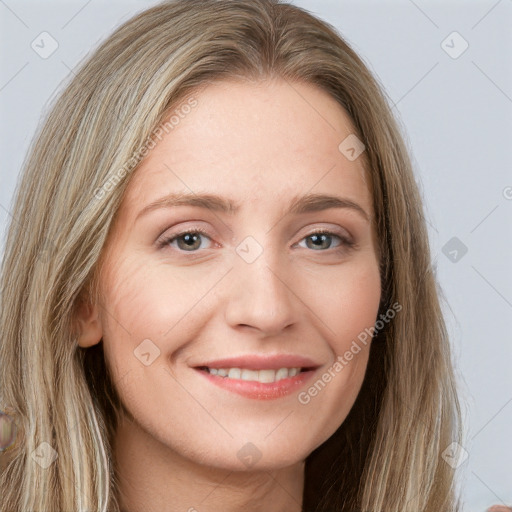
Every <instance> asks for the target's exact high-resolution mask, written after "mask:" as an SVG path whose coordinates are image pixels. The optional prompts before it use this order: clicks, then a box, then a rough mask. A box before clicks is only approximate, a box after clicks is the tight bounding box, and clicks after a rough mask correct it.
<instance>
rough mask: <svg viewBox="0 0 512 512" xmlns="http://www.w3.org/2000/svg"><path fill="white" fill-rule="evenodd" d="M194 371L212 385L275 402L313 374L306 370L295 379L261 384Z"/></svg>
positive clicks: (247, 396) (249, 396) (248, 396)
mask: <svg viewBox="0 0 512 512" xmlns="http://www.w3.org/2000/svg"><path fill="white" fill-rule="evenodd" d="M194 369H195V370H196V371H197V372H199V373H200V374H201V375H202V376H203V377H205V378H206V379H208V380H209V381H210V382H211V383H212V384H215V385H216V386H219V387H221V388H224V389H227V390H228V391H232V392H233V393H237V394H239V395H242V396H244V397H246V398H253V399H255V400H275V399H276V398H281V397H284V396H287V395H289V394H291V393H293V392H294V391H297V390H298V389H299V388H301V387H302V386H303V385H304V384H305V383H306V382H307V381H308V380H309V379H310V378H311V377H312V376H313V374H314V373H315V371H314V370H307V371H305V372H301V373H299V374H297V375H295V377H287V378H286V379H281V380H278V381H277V382H268V383H263V382H257V381H254V380H241V379H230V378H228V377H220V376H219V375H212V374H211V373H208V372H207V371H205V370H199V369H198V368H194Z"/></svg>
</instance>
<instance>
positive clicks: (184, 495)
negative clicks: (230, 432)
mask: <svg viewBox="0 0 512 512" xmlns="http://www.w3.org/2000/svg"><path fill="white" fill-rule="evenodd" d="M114 458H115V465H116V474H117V481H118V485H119V489H118V490H119V493H118V500H119V504H120V508H121V511H122V512H178V511H179V512H214V511H215V512H217V511H219V510H222V511H223V512H235V511H236V512H238V511H240V510H244V511H246V512H258V511H261V510H265V511H266V512H282V511H283V510H286V511H287V512H300V511H301V509H302V494H303V490H304V468H305V463H304V462H303V461H301V462H299V463H297V464H295V465H293V466H290V467H286V468H279V469H275V470H268V471H266V470H260V471H252V470H251V471H230V470H227V469H223V468H215V467H210V466H205V465H202V464H200V463H198V462H195V461H192V460H190V459H187V458H185V457H183V456H182V455H180V454H178V453H177V452H176V451H175V450H172V449H171V448H170V447H168V446H166V445H163V444H162V443H160V442H159V441H158V440H157V439H155V438H154V437H152V436H151V435H149V434H148V433H147V432H145V431H144V430H143V429H142V428H141V427H140V426H139V425H138V424H137V423H136V422H134V421H132V420H130V419H128V418H127V417H126V416H124V417H123V418H122V420H121V421H120V424H119V426H118V428H117V431H116V439H115V445H114Z"/></svg>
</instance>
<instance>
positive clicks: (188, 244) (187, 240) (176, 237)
mask: <svg viewBox="0 0 512 512" xmlns="http://www.w3.org/2000/svg"><path fill="white" fill-rule="evenodd" d="M201 237H206V238H208V240H210V237H209V236H208V235H207V233H206V232H205V231H204V230H202V229H194V230H188V231H182V232H181V233H176V234H173V235H172V236H170V237H169V236H168V237H164V238H163V239H162V240H160V241H158V242H157V244H158V247H159V248H164V247H167V246H171V247H172V246H173V243H174V242H177V247H178V250H180V251H184V252H197V250H198V249H201V248H202V249H205V247H201Z"/></svg>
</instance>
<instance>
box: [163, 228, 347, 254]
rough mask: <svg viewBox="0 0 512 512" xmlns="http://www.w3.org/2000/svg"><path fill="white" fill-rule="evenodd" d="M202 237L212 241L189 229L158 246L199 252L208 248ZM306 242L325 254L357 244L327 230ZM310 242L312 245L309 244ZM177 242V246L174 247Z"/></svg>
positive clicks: (206, 236) (307, 245)
mask: <svg viewBox="0 0 512 512" xmlns="http://www.w3.org/2000/svg"><path fill="white" fill-rule="evenodd" d="M202 237H205V238H207V239H208V240H210V241H211V239H210V237H209V236H208V234H207V233H206V231H204V230H203V229H201V228H195V229H189V230H187V231H182V232H181V233H176V234H173V235H171V236H165V237H163V238H162V239H161V240H159V241H158V242H157V245H158V247H159V248H160V249H163V248H165V247H169V246H171V247H173V248H176V249H177V250H178V251H181V252H198V250H199V249H207V248H208V247H202V246H201V239H202ZM304 240H305V241H306V248H308V249H313V250H314V251H321V252H325V251H326V250H328V249H336V250H337V251H344V250H348V249H351V248H353V247H355V242H353V241H352V240H350V239H349V238H347V237H345V236H342V235H339V234H336V233H333V232H331V231H326V230H318V231H315V232H313V233H311V234H310V235H308V236H306V237H304V238H303V239H302V240H301V242H302V241H304ZM333 240H338V243H337V244H336V245H334V246H333ZM308 241H310V242H311V243H308ZM175 242H176V244H177V245H173V244H174V243H175Z"/></svg>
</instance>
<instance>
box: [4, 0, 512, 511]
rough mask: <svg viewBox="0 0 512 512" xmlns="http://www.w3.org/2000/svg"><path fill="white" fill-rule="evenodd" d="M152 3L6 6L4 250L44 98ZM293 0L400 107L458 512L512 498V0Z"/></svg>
mask: <svg viewBox="0 0 512 512" xmlns="http://www.w3.org/2000/svg"><path fill="white" fill-rule="evenodd" d="M155 3H157V2H152V1H143V0H139V1H136V0H131V1H127V0H125V1H119V0H116V1H109V2H107V1H105V0H89V1H86V0H73V1H66V2H64V1H61V2H57V1H47V2H37V1H35V0H33V1H27V0H23V1H20V0H0V27H1V31H0V41H1V42H0V45H1V46H0V47H1V66H0V116H1V117H0V119H1V123H0V144H1V146H0V154H1V160H0V162H1V164H0V230H1V233H2V238H1V244H0V247H1V248H2V250H3V244H4V233H5V228H6V226H7V224H8V222H9V221H10V218H11V217H10V209H11V207H10V202H11V198H12V195H13V192H14V187H15V184H16V180H17V177H18V173H19V171H20V167H21V165H22V162H23V159H24V157H25V153H26V151H27V149H28V145H29V143H30V141H31V138H32V136H33V134H34V131H35V129H36V127H37V125H38V123H39V122H40V119H41V116H42V115H43V113H45V112H46V105H47V102H48V100H49V99H50V98H53V96H54V94H55V93H56V92H57V91H58V90H59V84H60V83H61V81H62V80H63V79H65V78H66V77H67V75H68V74H69V73H70V72H72V71H71V70H72V69H73V68H74V67H75V66H76V64H77V63H78V61H79V60H81V59H82V58H83V57H85V55H86V54H87V53H89V52H90V51H91V50H92V49H93V48H95V47H96V46H97V44H98V43H99V42H100V41H101V40H103V39H105V38H106V37H107V36H108V35H109V34H110V33H111V32H112V31H113V29H114V28H115V27H117V26H118V25H119V24H120V23H122V22H124V21H126V20H127V19H129V18H130V17H131V16H132V15H134V14H135V13H136V12H138V11H140V10H142V9H144V8H145V7H148V6H150V5H154V4H155ZM294 3H295V4H296V5H299V6H301V7H304V8H306V9H308V10H310V11H311V12H313V13H316V14H318V15H319V16H320V17H322V18H323V19H324V20H326V21H328V22H329V23H331V24H332V25H334V26H335V27H336V28H337V29H339V30H340V31H341V33H342V35H343V36H344V37H345V38H346V39H347V40H348V42H349V43H351V44H352V46H353V47H354V49H355V50H356V51H358V53H359V54H360V55H361V56H362V58H363V59H364V60H365V62H366V63H367V64H368V65H369V67H370V69H371V70H372V71H373V72H374V74H375V75H376V76H377V77H378V79H379V81H380V83H381V84H382V86H383V88H384V89H385V91H386V93H387V95H388V97H389V101H390V103H391V104H392V105H393V104H396V106H395V107H394V111H395V112H396V115H397V117H398V118H399V121H400V123H401V125H402V126H403V130H404V133H405V136H406V140H407V142H408V145H409V147H410V149H411V152H412V154H413V158H414V163H415V170H416V173H417V174H416V175H417V180H418V183H419V185H420V188H421V190H422V193H423V196H424V200H425V208H426V211H427V216H428V220H429V230H430V237H431V244H432V250H433V259H434V264H435V266H436V268H437V273H438V279H439V282H440V286H441V289H442V290H443V293H444V295H445V297H446V303H445V306H444V308H445V311H446V319H447V322H448V327H449V331H450V335H451V339H452V344H453V350H454V361H455V364H456V368H457V374H458V376H459V382H460V389H461V398H462V400H463V404H464V414H465V429H466V439H467V440H466V442H465V444H464V449H465V450H466V451H467V452H468V454H469V457H468V458H467V460H466V461H465V462H464V463H463V464H462V465H461V466H460V469H459V472H460V486H462V490H463V496H464V500H465V503H466V505H465V510H467V511H468V512H480V511H483V510H485V509H486V507H488V506H489V505H491V504H494V503H508V504H512V439H511V432H512V429H511V426H512V372H511V370H510V368H511V362H512V345H511V335H510V320H511V317H512V315H511V313H512V271H511V262H512V242H511V240H512V237H511V234H512V233H511V231H512V230H511V222H510V220H511V217H512V172H511V169H512V165H511V164H512V151H511V146H512V77H511V73H512V32H511V28H512V0H500V1H495V0H489V1H487V0H486V1H473V2H470V1H463V0H458V1H446V2H440V1H439V2H433V1H426V0H423V1H422V0H417V1H412V0H394V1H387V2H383V1H378V0H373V1H368V0H366V1H359V2H355V1H334V0H296V1H295V2H294ZM45 31H46V32H48V33H49V34H51V36H52V37H53V38H54V39H55V40H56V41H57V43H58V48H57V50H56V51H55V52H54V53H53V54H52V55H51V56H49V57H48V58H42V57H41V56H40V55H39V54H38V53H36V51H34V50H33V49H32V48H31V43H32V42H33V41H35V43H34V44H39V46H40V47H42V46H43V43H41V42H40V40H41V37H47V36H40V34H41V33H42V32H45ZM454 31H456V32H458V34H459V35H457V34H455V35H453V34H452V33H453V32H454ZM448 36H449V37H448ZM38 41H39V43H38ZM443 41H445V42H444V43H443ZM466 42H467V44H468V45H469V46H468V48H467V49H466V50H465V51H464V52H463V53H461V51H462V50H463V49H464V47H465V44H466ZM50 44H51V41H50V40H49V39H45V42H44V47H45V48H46V51H48V49H49V48H51V46H50ZM40 51H43V48H41V49H40ZM447 52H448V53H447ZM449 53H451V56H450V55H449ZM459 53H460V55H459ZM454 57H456V58H454ZM27 229H29V226H27ZM453 237H456V240H455V241H452V242H451V244H454V245H450V244H449V245H446V244H447V243H448V242H449V241H450V240H451V239H452V238H453ZM464 247H466V248H467V253H465V254H463V250H464ZM443 251H444V252H443ZM453 251H456V252H453ZM461 256H462V257H461ZM454 259H455V260H457V261H452V260H454Z"/></svg>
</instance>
